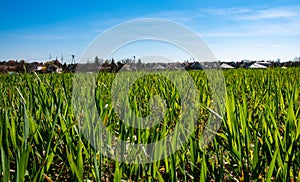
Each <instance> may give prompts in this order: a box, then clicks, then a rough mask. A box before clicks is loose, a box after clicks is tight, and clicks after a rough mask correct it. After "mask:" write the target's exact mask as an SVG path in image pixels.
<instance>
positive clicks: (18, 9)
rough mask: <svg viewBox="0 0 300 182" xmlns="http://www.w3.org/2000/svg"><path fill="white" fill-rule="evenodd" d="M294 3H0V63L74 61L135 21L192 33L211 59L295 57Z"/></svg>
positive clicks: (298, 37)
mask: <svg viewBox="0 0 300 182" xmlns="http://www.w3.org/2000/svg"><path fill="white" fill-rule="evenodd" d="M299 9H300V1H299V0H247V1H246V0H218V1H217V0H211V1H202V0H189V1H184V0H168V1H166V0H151V1H150V0H149V1H146V0H145V1H140V0H139V1H137V0H131V1H130V0H106V1H102V0H92V1H76V0H74V1H58V0H52V1H34V0H27V1H8V0H4V1H1V2H0V41H1V42H0V61H2V60H8V59H18V60H20V59H25V60H29V61H31V60H36V59H37V60H41V61H45V60H47V59H48V58H49V55H51V56H52V58H55V57H56V56H57V57H58V58H59V59H60V57H61V55H63V56H64V59H65V61H70V59H71V56H70V55H72V54H75V55H78V56H80V55H81V54H82V52H83V51H84V49H85V48H86V47H87V46H88V45H89V43H90V42H91V41H93V40H94V39H95V38H96V37H97V36H98V35H99V34H100V33H102V32H103V31H104V30H107V29H109V28H110V27H112V26H114V25H117V24H119V23H122V22H125V21H129V20H134V19H136V18H164V19H169V20H173V21H176V22H178V23H181V24H183V25H185V26H187V27H190V28H191V29H192V30H194V31H195V32H197V33H198V34H199V35H200V36H201V38H202V39H203V40H204V41H205V42H206V43H207V44H208V46H209V47H210V48H211V50H212V51H213V53H214V54H215V56H216V57H217V59H220V60H224V61H229V60H233V61H239V60H241V59H252V60H262V59H265V60H269V59H277V58H281V59H282V60H283V61H284V60H289V59H293V58H294V57H295V56H300V44H299V42H300V31H299V30H300V18H299V17H300V11H299Z"/></svg>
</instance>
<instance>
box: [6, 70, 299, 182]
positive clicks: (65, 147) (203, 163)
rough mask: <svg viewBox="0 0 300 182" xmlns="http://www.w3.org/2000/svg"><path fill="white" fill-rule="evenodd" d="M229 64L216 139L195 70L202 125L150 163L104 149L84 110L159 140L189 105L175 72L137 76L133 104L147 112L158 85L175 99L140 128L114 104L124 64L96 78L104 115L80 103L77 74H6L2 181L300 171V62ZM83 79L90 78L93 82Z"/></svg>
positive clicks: (131, 136) (130, 133) (230, 176)
mask: <svg viewBox="0 0 300 182" xmlns="http://www.w3.org/2000/svg"><path fill="white" fill-rule="evenodd" d="M223 73H224V77H225V83H226V105H225V106H226V108H225V114H224V117H223V120H222V125H221V127H220V128H219V129H218V131H217V132H216V133H215V137H214V139H213V140H212V141H211V142H210V143H209V144H208V145H206V146H204V147H202V146H201V142H200V141H201V140H200V139H201V134H202V131H203V129H204V128H205V123H206V122H207V120H208V116H209V113H210V112H209V110H208V109H207V108H210V107H211V105H212V102H211V91H210V87H209V84H208V80H207V78H206V76H205V72H204V71H191V72H189V74H190V76H191V77H192V78H193V80H194V81H195V84H196V87H197V90H198V92H197V94H198V96H199V103H197V104H198V105H199V106H201V107H199V108H198V112H199V118H198V120H197V123H196V125H195V132H194V133H193V134H192V136H191V137H190V138H189V139H188V142H187V143H185V144H184V145H183V146H182V148H180V150H178V151H176V152H175V153H174V154H172V155H170V156H168V157H167V158H165V159H162V160H158V161H154V162H151V163H145V164H130V163H124V162H117V161H114V160H112V159H110V158H108V157H106V156H104V155H102V154H101V150H100V151H99V150H97V149H96V148H93V146H92V145H91V142H90V141H89V140H88V139H87V138H86V137H85V136H83V135H82V132H80V131H79V127H83V128H84V127H85V126H84V124H82V122H81V121H82V120H84V119H90V120H93V117H100V118H101V119H102V121H103V123H104V124H105V126H106V128H107V130H109V131H110V132H112V133H113V134H114V135H115V136H117V137H118V138H119V139H122V140H128V141H130V142H133V143H151V142H155V141H158V140H160V139H162V138H164V137H166V136H167V135H168V134H170V133H171V132H172V131H173V130H174V128H175V125H176V122H177V118H178V117H179V116H180V114H181V113H180V108H182V107H184V106H182V105H181V104H182V103H181V101H180V96H179V94H178V90H177V89H176V87H174V85H173V84H172V83H171V82H170V80H166V79H162V78H160V77H159V76H157V75H155V74H153V75H150V76H146V77H143V78H142V79H139V80H138V81H137V82H136V83H135V84H134V85H133V86H132V88H131V90H130V94H129V102H130V108H131V109H132V113H135V114H137V115H139V116H147V115H149V113H150V106H149V104H148V103H149V101H150V100H151V97H152V96H154V95H161V96H163V97H164V98H165V99H166V100H167V105H168V106H169V107H168V108H167V110H166V111H165V113H166V114H165V116H164V117H163V119H162V121H161V122H159V123H158V124H157V125H155V126H153V127H152V128H149V129H144V130H142V129H136V128H132V127H129V126H127V125H126V124H125V123H123V122H120V120H119V118H118V116H117V114H116V113H115V112H114V109H116V108H114V106H113V104H111V99H112V98H111V87H112V83H113V80H114V78H115V77H116V74H113V73H99V74H98V79H97V80H95V81H96V85H97V87H96V89H95V90H93V91H91V93H92V94H91V95H89V97H90V98H95V101H96V107H97V110H98V115H95V114H94V115H88V114H86V113H84V112H83V113H78V112H77V111H75V109H74V107H75V106H74V104H73V102H72V97H73V93H72V88H73V81H72V80H73V77H74V75H73V74H61V75H59V74H44V75H36V74H16V75H8V74H6V75H0V88H1V90H2V93H1V94H2V95H1V97H0V122H1V123H0V139H1V141H0V148H1V151H0V154H1V165H0V181H88V180H89V181H121V180H125V181H300V137H299V135H300V113H299V111H300V98H299V92H300V79H299V77H300V69H299V68H289V69H280V68H277V69H266V70H251V69H236V70H225V71H224V72H223ZM85 76H90V75H89V74H86V75H85ZM124 79H130V78H129V76H128V77H124ZM77 84H79V85H81V86H82V88H84V87H85V84H89V83H87V82H82V83H77ZM119 89H122V88H119ZM90 98H87V99H90ZM82 106H84V103H82ZM116 107H117V106H116ZM77 109H78V108H77ZM132 113H131V114H132ZM87 131H90V129H87ZM95 141H96V142H97V138H96V139H95ZM107 141H109V142H111V143H113V141H111V140H107ZM98 142H99V141H98ZM100 142H101V141H100ZM165 147H166V146H165ZM171 147H172V146H171ZM163 149H164V147H162V148H161V150H159V149H158V151H160V152H164V151H162V150H163ZM136 160H138V159H136Z"/></svg>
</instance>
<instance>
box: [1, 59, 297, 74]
mask: <svg viewBox="0 0 300 182" xmlns="http://www.w3.org/2000/svg"><path fill="white" fill-rule="evenodd" d="M298 66H300V57H295V58H294V60H293V61H287V62H281V61H280V59H277V60H276V61H251V60H242V61H239V62H221V61H217V62H205V61H204V62H203V61H200V62H199V61H188V60H186V61H183V62H177V63H175V62H174V63H163V62H162V63H159V62H157V63H143V62H142V60H141V59H138V61H137V62H136V61H135V59H123V60H119V61H115V60H114V58H112V59H109V60H105V61H104V60H103V59H99V58H98V57H96V58H95V60H94V61H93V62H88V63H75V59H74V57H73V59H72V62H71V63H70V64H67V63H66V62H65V63H63V64H62V63H61V62H60V61H59V60H58V59H57V58H56V59H55V60H51V61H47V62H45V63H44V62H37V61H35V62H31V63H28V62H26V61H25V60H21V61H17V60H9V61H2V62H0V73H2V74H5V73H24V72H27V73H32V72H36V73H70V72H73V73H74V72H99V71H105V72H118V71H120V70H121V69H122V70H124V71H135V70H140V68H143V69H145V68H147V69H149V70H182V69H185V70H202V69H213V68H221V69H234V68H251V69H257V68H259V69H265V68H269V67H281V68H287V67H298Z"/></svg>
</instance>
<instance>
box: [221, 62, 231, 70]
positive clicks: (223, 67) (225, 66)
mask: <svg viewBox="0 0 300 182" xmlns="http://www.w3.org/2000/svg"><path fill="white" fill-rule="evenodd" d="M220 68H221V69H233V68H234V67H233V66H230V65H229V64H226V63H223V64H221V66H220Z"/></svg>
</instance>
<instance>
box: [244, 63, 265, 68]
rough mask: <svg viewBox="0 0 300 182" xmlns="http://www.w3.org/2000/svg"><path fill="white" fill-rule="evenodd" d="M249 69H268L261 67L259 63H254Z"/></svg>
mask: <svg viewBox="0 0 300 182" xmlns="http://www.w3.org/2000/svg"><path fill="white" fill-rule="evenodd" d="M248 68H252V69H266V68H267V67H266V66H264V65H261V64H259V63H253V64H252V65H250V66H249V67H248Z"/></svg>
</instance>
